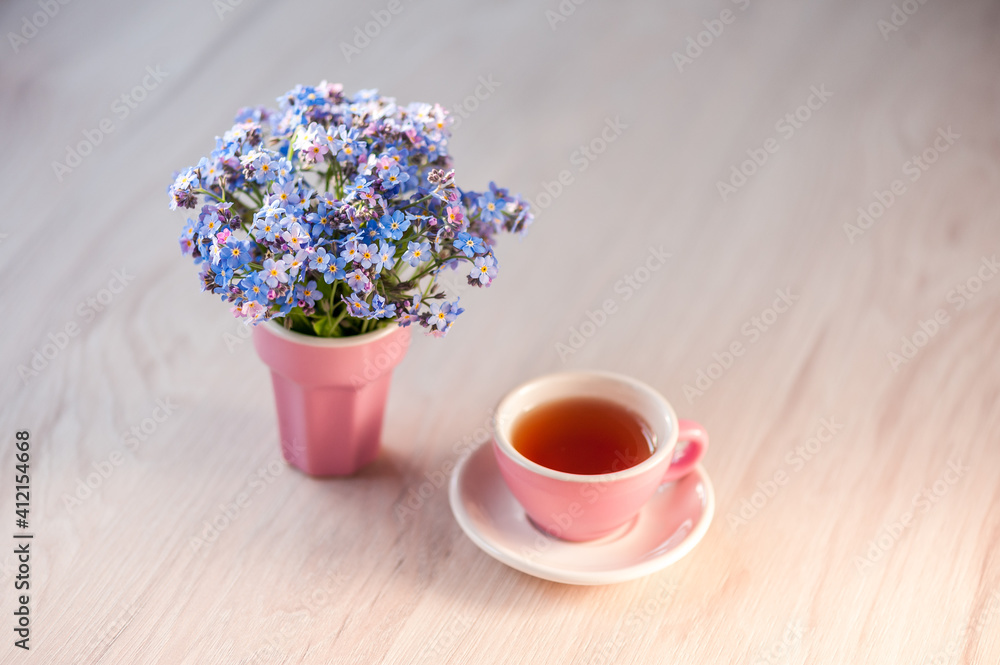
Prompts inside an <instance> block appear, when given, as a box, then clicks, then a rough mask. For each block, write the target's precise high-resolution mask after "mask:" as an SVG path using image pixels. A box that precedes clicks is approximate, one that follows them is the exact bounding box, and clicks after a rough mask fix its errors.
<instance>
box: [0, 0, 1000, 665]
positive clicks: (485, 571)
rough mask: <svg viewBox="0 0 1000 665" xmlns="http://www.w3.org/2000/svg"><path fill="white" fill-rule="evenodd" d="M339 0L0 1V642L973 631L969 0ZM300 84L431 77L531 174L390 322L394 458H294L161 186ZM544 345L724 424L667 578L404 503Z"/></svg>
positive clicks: (716, 642)
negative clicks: (292, 463)
mask: <svg viewBox="0 0 1000 665" xmlns="http://www.w3.org/2000/svg"><path fill="white" fill-rule="evenodd" d="M44 4H45V3H44V2H43V3H42V5H44ZM339 4H340V5H341V6H339V7H334V6H333V5H332V4H329V3H319V2H314V3H306V2H298V3H289V4H288V5H285V4H282V5H280V6H279V4H278V3H273V4H272V3H265V2H260V1H258V2H251V0H245V1H243V2H239V1H238V0H215V1H214V2H212V1H210V0H200V1H197V2H195V1H193V0H192V1H185V2H171V3H148V4H142V3H127V2H121V1H119V2H112V1H105V2H80V3H70V4H66V5H62V4H59V3H56V2H54V1H50V2H49V5H51V6H50V7H49V12H50V13H51V14H52V15H51V16H47V15H44V12H43V10H42V9H40V5H39V4H36V3H35V2H28V0H18V1H17V2H10V3H6V4H5V5H4V6H3V8H2V9H0V24H2V26H3V27H4V30H3V32H4V33H13V34H16V35H18V38H15V39H12V38H11V37H10V36H9V35H8V37H7V39H6V41H7V42H8V43H7V44H6V45H5V46H4V48H5V49H8V50H6V51H5V52H4V55H3V60H2V62H3V66H2V70H0V71H2V74H3V86H2V87H0V90H2V92H0V105H2V112H3V118H4V120H5V122H4V123H3V128H2V129H0V132H2V133H3V145H4V146H5V148H6V156H7V159H5V160H4V162H3V164H2V166H0V170H2V179H0V182H2V183H3V184H2V190H0V191H2V193H3V196H2V200H3V202H4V207H5V213H4V215H3V221H2V225H0V233H2V236H0V238H2V240H0V284H2V287H3V288H2V289H0V298H2V303H3V304H2V311H3V312H4V316H3V320H4V332H3V344H2V347H0V354H2V360H3V375H2V384H0V404H2V405H3V406H2V411H0V424H2V425H0V432H2V437H3V438H2V440H3V444H2V448H0V450H2V455H0V464H2V477H3V479H4V480H3V483H2V486H0V487H2V493H0V514H2V515H3V519H4V524H6V525H8V526H7V527H5V528H4V532H6V533H7V535H5V536H3V537H4V538H5V539H6V538H9V537H10V536H12V535H13V534H14V532H17V531H20V530H19V529H16V528H15V526H14V515H13V513H14V489H13V483H12V476H13V474H14V464H15V458H14V452H15V448H14V436H15V432H16V431H19V430H23V429H27V430H30V433H31V434H30V437H31V438H30V440H31V487H32V493H31V508H30V530H31V531H32V532H33V533H34V540H33V541H32V545H31V547H32V550H31V551H32V558H31V562H30V566H31V572H30V575H31V578H30V581H31V590H30V591H31V599H30V611H31V627H32V628H31V638H30V646H31V650H30V651H29V652H24V651H22V650H21V649H18V648H15V647H14V646H13V641H14V639H15V635H14V634H13V633H12V632H11V626H12V625H13V624H12V614H11V613H12V612H13V611H14V609H15V597H14V596H15V593H14V582H15V578H16V575H17V561H16V557H15V556H14V554H13V548H14V545H13V543H14V540H13V539H11V540H10V541H8V545H4V547H3V548H2V550H0V551H2V552H4V554H2V555H0V564H2V565H3V566H2V568H0V570H2V573H0V577H2V582H0V583H2V589H3V593H2V599H3V600H2V607H3V612H4V614H5V616H6V617H7V618H6V620H5V621H4V625H5V626H7V628H5V632H4V634H5V635H6V637H5V638H4V644H3V646H2V648H0V661H2V662H3V663H67V664H76V663H86V664H91V663H171V664H175V663H198V664H205V663H243V664H250V663H331V662H336V663H412V662H428V663H439V662H454V663H521V662H537V663H553V664H555V663H574V664H578V663H594V664H596V663H612V662H614V663H654V662H655V663H704V664H715V663H761V662H764V663H787V664H789V665H791V664H793V663H836V664H840V663H904V662H905V663H915V664H919V665H925V664H928V663H935V664H937V663H984V664H985V663H996V662H998V661H1000V555H998V545H1000V511H998V510H997V505H998V501H1000V483H998V480H997V478H998V475H997V469H998V466H1000V445H998V443H1000V441H998V432H1000V372H998V370H1000V360H998V358H1000V337H998V335H997V330H998V328H1000V300H998V295H1000V279H997V278H996V277H997V270H998V265H997V263H996V258H995V257H996V256H997V255H998V253H1000V226H998V224H997V214H998V213H997V211H998V209H1000V168H998V158H1000V124H998V118H1000V113H998V111H1000V86H998V83H997V72H998V66H1000V40H998V39H997V28H998V21H1000V14H998V11H997V6H996V4H995V3H991V2H987V1H986V0H981V1H969V2H959V3H945V2H934V1H931V2H926V3H920V2H917V0H905V1H902V2H899V1H897V2H896V3H895V5H894V4H892V3H890V2H888V0H885V1H884V2H878V3H867V4H864V5H862V4H861V3H854V4H853V5H851V6H848V4H845V3H835V2H825V3H795V2H789V1H787V0H786V1H783V2H772V3H764V2H756V1H755V0H739V1H734V2H725V1H721V0H720V1H718V2H703V3H695V2H686V3H656V2H644V3H630V4H629V5H628V6H627V7H625V6H624V5H622V4H613V3H600V2H587V3H582V4H579V5H578V4H575V3H571V2H569V0H564V1H563V2H562V3H561V4H559V3H557V2H555V0H552V1H550V2H544V3H532V2H519V3H489V4H486V3H483V4H478V5H473V4H472V3H457V2H455V3H451V4H450V5H447V4H445V3H434V2H408V1H407V0H402V2H401V3H400V4H395V3H394V2H390V3H385V2H373V3H369V4H368V5H365V6H361V5H356V4H350V5H349V4H348V3H339ZM390 5H391V6H392V9H393V10H394V11H396V12H397V13H395V14H392V13H389V14H388V16H390V18H389V19H387V20H385V16H386V15H387V14H385V13H380V12H383V11H385V12H388V7H389V6H390ZM53 8H54V9H53ZM560 8H561V9H560ZM373 11H374V12H376V14H375V17H376V18H378V17H382V18H383V19H384V21H383V22H386V23H387V24H386V25H385V26H384V27H383V26H380V25H378V24H374V25H375V27H376V28H377V30H376V29H375V28H371V27H370V26H369V31H370V32H371V33H377V34H376V35H375V37H373V38H370V40H369V42H368V43H365V41H364V40H362V39H361V38H359V37H357V32H356V31H355V28H356V27H357V28H359V29H361V30H362V31H363V30H364V27H365V24H366V22H370V21H374V20H376V18H373V15H372V14H371V12H373ZM40 12H42V13H40ZM40 17H41V18H40ZM38 25H40V26H41V27H38ZM33 26H34V27H33ZM355 39H357V42H354V40H355ZM344 44H347V45H349V46H351V48H345V47H344V46H343V45H344ZM358 45H361V46H358ZM352 48H353V49H356V51H357V52H354V51H353V50H352ZM345 53H346V55H345ZM348 60H349V62H348ZM322 79H330V80H335V81H342V82H343V83H344V85H345V87H346V89H348V90H356V89H359V88H364V87H378V88H379V89H381V90H382V91H384V92H386V93H389V94H392V95H394V96H396V97H398V98H399V99H400V100H404V101H409V100H427V101H432V102H433V101H439V102H441V103H442V104H444V105H446V106H448V107H449V108H452V109H454V110H455V112H456V113H458V114H459V115H462V116H463V119H462V122H461V123H460V125H459V127H458V128H457V129H456V131H455V136H454V141H453V144H452V148H453V153H454V155H455V158H456V165H457V173H458V180H459V182H460V183H462V184H464V185H465V186H466V187H471V188H476V189H478V188H482V187H485V185H486V184H487V182H488V181H489V180H490V179H491V178H493V179H495V180H496V181H497V182H498V183H501V184H504V185H506V186H509V187H511V188H512V190H514V191H520V192H522V193H524V194H525V195H527V196H528V197H530V198H531V199H532V200H534V201H535V202H536V204H537V208H538V217H537V222H536V226H535V227H534V228H532V230H531V233H530V234H529V235H528V236H527V237H526V238H524V239H523V240H520V241H519V240H516V239H506V240H504V241H502V242H501V243H500V246H499V248H498V255H499V256H500V258H501V263H502V269H501V272H500V276H499V278H498V281H497V282H496V284H495V286H493V287H492V288H490V289H489V290H483V291H477V292H475V293H468V294H467V295H465V296H464V297H463V301H462V302H463V305H465V306H466V309H467V312H466V313H465V314H464V315H463V316H462V317H461V319H459V321H458V323H457V325H456V327H455V329H454V330H453V332H452V333H451V334H450V335H449V337H448V338H447V339H445V340H436V339H431V338H425V337H422V336H421V337H418V338H417V339H415V343H414V344H413V345H412V347H411V348H410V350H409V353H408V357H407V358H406V359H405V361H404V362H403V363H402V365H401V366H400V367H399V369H398V371H397V373H396V376H395V380H394V384H393V388H392V393H391V397H390V402H389V408H388V415H387V418H386V423H385V432H384V453H383V454H382V456H381V458H380V459H379V460H378V461H377V462H375V463H374V464H372V465H371V466H370V467H368V468H367V469H365V470H364V471H363V472H362V473H360V474H358V475H357V477H353V478H348V479H340V480H330V481H317V480H313V479H310V478H307V477H305V476H303V475H301V474H300V473H298V472H296V471H294V470H291V469H290V468H288V467H286V466H285V465H284V464H283V463H282V462H281V459H280V455H279V448H278V443H277V427H276V423H275V414H274V410H273V404H272V395H271V388H270V384H269V380H268V374H267V371H266V369H265V367H264V365H263V364H262V363H261V362H260V361H258V360H257V358H256V356H255V353H254V351H253V349H252V345H251V344H250V343H249V342H247V341H246V339H245V337H241V336H240V335H239V334H238V332H239V331H240V324H238V323H237V322H236V321H235V320H233V319H232V318H231V317H230V315H229V313H228V311H227V308H226V307H225V306H223V305H222V304H221V303H219V302H217V301H216V300H215V299H214V298H212V297H209V296H206V295H204V294H202V293H200V292H199V290H198V285H197V278H196V276H195V270H194V268H193V267H192V266H191V265H190V263H189V261H187V260H185V259H183V258H182V257H181V256H180V255H179V252H178V249H177V243H176V237H177V235H178V233H179V231H180V227H181V225H182V224H183V216H182V215H180V214H175V213H171V212H169V211H168V210H167V198H166V195H165V193H164V190H165V187H166V185H167V184H168V182H169V181H170V176H171V172H172V171H173V170H174V169H178V168H181V167H183V166H186V165H188V164H193V163H195V162H196V161H197V159H198V157H200V156H201V155H203V154H206V153H207V152H208V151H209V150H211V148H212V146H213V137H214V135H215V134H217V133H221V132H222V131H223V130H224V129H225V128H226V127H228V122H229V120H230V118H231V116H232V114H233V112H234V111H235V110H236V108H238V107H240V106H242V105H247V104H258V103H270V102H271V101H272V100H273V98H274V97H276V96H277V95H279V94H281V93H282V92H284V91H285V90H287V89H288V88H290V87H292V86H293V85H294V84H296V83H299V82H301V83H316V82H318V81H320V80H322ZM477 88H478V92H479V97H478V98H477V97H476V93H477ZM86 143H89V144H90V145H89V147H87V146H86V145H85V146H84V147H82V148H79V150H78V152H80V153H82V152H84V151H86V153H87V154H80V155H79V156H78V158H73V157H72V156H68V155H67V152H68V150H69V147H74V150H76V147H79V145H80V144H86ZM54 162H59V163H60V164H62V166H63V167H64V168H59V167H55V166H54V165H53V163H54ZM560 178H562V182H561V183H560ZM859 208H860V212H859ZM654 250H655V251H662V252H664V253H668V254H670V258H669V259H668V260H667V261H666V262H665V263H664V265H663V266H662V267H661V268H660V269H658V270H654V271H650V272H648V273H644V272H642V271H640V270H639V267H640V266H642V265H643V264H644V262H645V260H646V257H647V255H648V253H649V252H651V251H654ZM628 276H632V277H631V279H634V280H636V281H635V283H634V285H633V286H628V282H627V281H626V278H627V277H628ZM616 285H617V286H616ZM783 298H785V299H786V300H783ZM606 300H612V301H614V303H615V304H616V312H615V313H614V314H613V315H611V316H608V317H607V318H606V320H605V321H604V323H603V325H600V326H596V327H595V328H593V329H592V328H590V327H587V331H589V332H591V333H592V334H591V335H590V336H589V337H588V338H586V339H585V340H583V343H582V344H581V343H578V344H576V345H575V346H572V347H567V348H571V351H570V352H567V351H565V350H564V349H563V348H562V347H559V346H558V345H560V344H566V345H569V344H570V340H571V338H572V336H573V330H574V329H576V330H577V331H579V330H580V328H581V324H583V323H584V322H586V321H587V320H588V316H587V312H588V311H592V312H593V311H596V310H597V309H598V308H600V307H601V306H602V304H603V303H604V302H605V301H606ZM598 318H599V317H598ZM576 341H577V342H580V340H576ZM53 345H54V346H53ZM734 345H736V347H735V348H736V349H738V351H739V353H737V354H735V355H730V354H731V351H732V349H733V348H734ZM577 347H578V348H577ZM911 347H912V348H911ZM36 351H37V352H38V353H39V354H45V355H47V356H50V357H47V358H46V357H44V356H40V358H41V360H37V361H35V362H36V364H37V365H38V366H39V368H38V370H37V372H36V373H26V372H25V370H24V369H22V368H26V369H31V364H32V362H33V360H35V353H36ZM567 368H601V369H611V370H616V371H619V372H623V373H627V374H630V375H633V376H636V377H638V378H640V379H642V380H644V381H647V382H649V383H650V384H652V385H653V386H655V387H656V388H657V389H659V390H660V391H662V392H663V393H664V394H665V395H666V396H667V397H668V399H670V400H671V401H672V402H673V403H674V404H675V406H676V407H677V410H678V411H679V412H680V414H681V415H682V416H683V417H688V418H694V419H697V420H699V421H701V422H702V423H704V424H705V425H706V427H707V428H708V430H709V431H710V433H711V435H712V446H711V449H710V451H709V453H708V455H707V457H706V459H705V467H706V469H707V470H708V472H709V474H710V475H711V478H712V480H713V482H714V486H715V491H716V497H717V502H718V503H717V513H716V517H715V521H714V523H713V524H712V527H711V528H710V530H709V532H708V534H707V536H706V537H705V539H704V540H703V541H702V542H701V544H700V545H698V547H697V548H696V549H695V550H694V552H693V553H692V554H691V555H690V556H688V557H687V558H685V559H683V560H682V561H680V562H678V563H677V564H675V565H673V566H672V567H670V568H668V569H666V570H664V571H662V572H661V573H658V574H655V575H653V576H650V577H647V578H644V579H640V580H636V581H632V582H628V583H623V584H619V585H614V586H603V587H573V586H564V585H560V584H555V583H550V582H545V581H541V580H538V579H535V578H533V577H529V576H527V575H524V574H521V573H518V572H516V571H514V570H512V569H510V568H508V567H506V566H504V565H503V564H501V563H499V562H497V561H495V560H493V559H492V558H490V557H489V556H487V555H486V554H484V553H483V552H482V551H480V550H479V549H478V548H477V547H476V546H475V545H473V543H472V542H471V541H470V540H468V539H467V538H466V537H465V535H464V534H463V533H462V532H461V530H460V529H459V527H458V526H457V524H456V523H455V521H454V519H453V518H452V515H451V512H450V510H449V506H448V498H447V491H446V490H445V489H443V488H441V489H438V488H437V487H436V486H435V487H434V491H432V492H427V491H424V494H427V495H428V496H426V498H425V499H424V500H423V503H422V504H421V505H420V507H419V509H417V510H414V511H413V512H412V513H407V514H405V515H402V517H401V516H400V515H401V512H400V510H399V507H400V506H401V505H403V502H405V501H406V499H407V497H409V496H411V491H413V490H417V489H418V488H420V487H421V486H422V484H424V483H426V482H428V481H429V480H431V479H436V481H438V482H439V481H440V476H439V472H440V470H441V469H443V468H448V467H450V466H451V465H452V464H453V463H454V461H455V452H454V451H455V450H456V449H461V448H462V447H463V446H464V445H466V444H467V443H468V442H469V441H471V440H473V439H476V440H481V439H483V438H485V430H484V429H483V428H484V426H485V425H486V424H488V417H489V412H490V409H491V407H492V406H493V405H494V404H495V403H496V402H497V400H498V399H499V398H500V397H501V396H502V395H503V394H504V393H505V392H506V391H508V390H509V389H510V388H512V387H513V386H515V385H517V384H518V383H520V382H522V381H524V380H527V379H529V378H530V377H534V376H537V375H539V374H542V373H545V372H551V371H556V370H561V369H567ZM34 371H35V370H32V372H34ZM433 485H434V483H432V486H433ZM241 493H248V495H249V497H250V500H249V502H248V503H246V502H244V503H246V505H243V506H237V507H236V508H234V507H233V506H234V501H235V499H236V498H237V497H238V496H239V495H240V494H241ZM220 515H229V522H230V523H229V525H228V526H227V527H226V528H224V529H223V530H222V531H221V532H218V533H216V534H215V535H214V536H213V535H212V531H211V530H207V529H206V527H205V523H206V521H211V520H215V519H216V518H217V517H218V516H220ZM8 520H9V521H8ZM223 521H224V520H223ZM199 538H201V539H202V540H204V542H203V543H201V546H200V547H195V545H196V544H197V543H196V539H199Z"/></svg>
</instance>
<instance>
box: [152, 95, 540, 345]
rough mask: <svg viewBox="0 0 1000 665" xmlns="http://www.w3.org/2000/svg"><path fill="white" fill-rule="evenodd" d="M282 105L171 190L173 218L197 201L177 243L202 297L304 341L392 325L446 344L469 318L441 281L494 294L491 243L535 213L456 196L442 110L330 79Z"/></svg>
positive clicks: (488, 195)
mask: <svg viewBox="0 0 1000 665" xmlns="http://www.w3.org/2000/svg"><path fill="white" fill-rule="evenodd" d="M278 102H279V108H278V109H277V110H274V109H268V108H264V107H259V108H244V109H242V110H240V111H239V112H238V113H237V116H236V119H235V124H234V125H233V127H232V129H230V130H229V131H227V132H226V133H225V134H224V135H223V136H222V137H221V138H218V137H217V138H216V148H215V150H214V151H212V153H211V155H210V156H209V157H203V158H202V159H201V161H199V162H198V165H197V166H193V167H189V168H186V169H184V170H183V171H180V172H179V173H178V174H177V175H176V177H175V179H174V182H173V184H172V185H171V186H170V187H169V188H168V190H167V191H168V193H169V195H170V208H171V209H176V208H190V209H195V208H197V207H198V206H199V204H201V207H200V212H199V213H198V216H197V219H188V221H187V224H186V225H185V227H184V231H183V233H182V234H181V237H180V245H181V250H182V251H183V252H184V253H185V254H190V255H191V256H192V257H193V258H194V261H195V263H196V264H201V282H202V288H203V290H209V289H211V290H212V291H213V292H214V293H217V294H219V295H220V296H222V299H223V300H225V301H228V302H230V303H232V304H233V306H234V307H233V311H234V313H235V314H236V316H238V317H241V318H243V319H245V321H246V322H247V323H251V324H256V323H259V322H261V321H266V320H269V319H282V320H283V321H282V322H283V324H284V326H285V327H286V328H289V329H291V330H294V331H296V332H300V333H305V334H308V335H316V336H319V337H344V336H348V335H358V334H362V333H365V332H369V331H371V330H375V329H377V328H380V327H383V326H385V325H387V324H388V323H389V322H391V321H396V322H397V323H398V324H399V325H400V326H408V325H410V324H411V323H414V322H417V323H419V324H420V325H422V326H424V327H425V328H427V329H428V330H429V332H430V333H431V334H433V335H437V336H442V335H444V334H445V333H446V332H447V331H448V330H449V328H450V327H451V325H452V323H453V322H454V320H455V318H456V317H457V316H458V315H459V314H461V313H462V311H463V310H462V308H461V307H459V306H458V300H457V299H456V300H454V301H450V300H448V299H447V298H448V297H447V296H446V294H445V293H444V291H443V289H442V288H441V287H440V285H439V284H438V276H439V274H440V273H441V271H442V270H445V269H463V270H467V271H468V282H469V284H472V285H474V286H479V287H484V286H489V285H490V283H491V282H492V281H493V279H494V278H495V277H496V275H497V268H498V264H497V259H496V256H495V255H494V253H493V248H492V243H493V240H494V237H495V236H496V235H497V234H498V233H500V232H502V231H507V232H517V233H523V232H524V230H525V229H526V228H527V227H528V225H529V224H531V221H532V215H531V213H530V211H529V206H528V204H527V203H526V202H525V201H523V200H521V198H520V197H517V196H513V197H512V196H511V195H510V194H509V193H508V191H507V190H506V189H503V188H501V187H497V186H496V185H495V184H493V183H492V182H491V183H490V186H489V190H488V191H485V192H472V191H463V190H461V189H459V188H458V186H457V185H456V184H455V182H454V171H453V170H451V157H450V156H449V154H448V138H449V136H450V134H449V130H448V127H449V125H450V123H451V118H450V117H449V116H448V113H447V112H446V111H445V110H444V109H442V108H441V107H440V106H439V105H434V106H431V105H429V104H421V103H413V104H409V105H407V106H400V105H398V104H397V103H396V101H395V100H394V99H393V98H391V97H383V96H381V95H379V94H378V93H377V91H375V90H362V91H360V92H358V93H356V94H354V95H352V96H348V95H345V94H344V93H343V88H342V86H340V85H338V84H329V83H327V82H325V81H324V82H322V83H320V84H319V85H317V86H315V87H308V86H301V85H300V86H296V87H295V88H294V89H293V90H291V91H289V92H288V93H287V94H285V95H283V96H282V97H279V98H278Z"/></svg>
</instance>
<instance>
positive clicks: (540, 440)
mask: <svg viewBox="0 0 1000 665" xmlns="http://www.w3.org/2000/svg"><path fill="white" fill-rule="evenodd" d="M511 443H512V444H513V446H514V448H515V449H517V451H518V452H519V453H521V454H522V455H524V456H525V457H527V458H528V459H530V460H531V461H532V462H535V463H537V464H541V465H542V466H544V467H548V468H550V469H553V470H555V471H565V472H567V473H577V474H586V475H594V474H600V473H612V472H615V471H621V470H623V469H627V468H629V467H631V466H635V465H636V464H639V463H640V462H642V461H644V460H646V459H649V456H650V455H652V454H653V450H654V449H655V446H656V441H655V437H654V435H653V431H652V429H651V428H650V427H649V424H648V423H646V421H645V420H643V419H642V417H641V416H639V414H637V413H635V412H634V411H631V410H629V409H627V408H626V407H623V406H621V405H619V404H616V403H615V402H612V401H610V400H606V399H601V398H597V397H570V398H564V399H561V400H554V401H552V402H547V403H544V404H539V405H538V406H536V407H534V408H532V409H530V410H529V411H527V412H525V413H523V414H522V415H520V416H518V418H517V420H516V421H515V422H514V426H513V429H512V431H511Z"/></svg>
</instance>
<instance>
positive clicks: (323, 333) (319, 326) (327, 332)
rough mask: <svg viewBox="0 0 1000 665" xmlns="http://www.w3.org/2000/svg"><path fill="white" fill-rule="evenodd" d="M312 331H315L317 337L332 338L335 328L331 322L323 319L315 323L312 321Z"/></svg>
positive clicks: (325, 318)
mask: <svg viewBox="0 0 1000 665" xmlns="http://www.w3.org/2000/svg"><path fill="white" fill-rule="evenodd" d="M313 330H315V331H316V336H317V337H333V336H334V334H333V333H334V331H335V330H336V327H335V326H334V325H333V321H332V320H331V319H329V318H327V317H325V316H324V317H323V318H321V319H318V320H316V321H313Z"/></svg>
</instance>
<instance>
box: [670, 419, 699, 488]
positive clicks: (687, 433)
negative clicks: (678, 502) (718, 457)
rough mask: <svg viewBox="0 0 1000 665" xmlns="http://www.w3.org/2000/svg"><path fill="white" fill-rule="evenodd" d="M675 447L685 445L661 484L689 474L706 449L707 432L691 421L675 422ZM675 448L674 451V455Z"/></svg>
mask: <svg viewBox="0 0 1000 665" xmlns="http://www.w3.org/2000/svg"><path fill="white" fill-rule="evenodd" d="M677 429H678V433H677V445H678V447H679V446H681V445H685V448H684V453H683V454H682V455H681V458H680V459H675V460H674V461H673V462H671V463H670V466H669V467H667V472H666V473H665V474H663V482H670V481H671V480H677V479H678V478H683V477H684V476H686V475H687V474H689V473H690V472H691V470H692V469H693V468H694V467H695V465H696V464H698V462H699V461H700V460H701V457H702V455H704V454H705V451H706V450H707V449H708V432H707V431H705V428H704V427H702V426H701V424H700V423H696V422H695V421H693V420H680V419H678V421H677ZM676 450H677V449H676V448H675V449H674V451H675V453H676Z"/></svg>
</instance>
